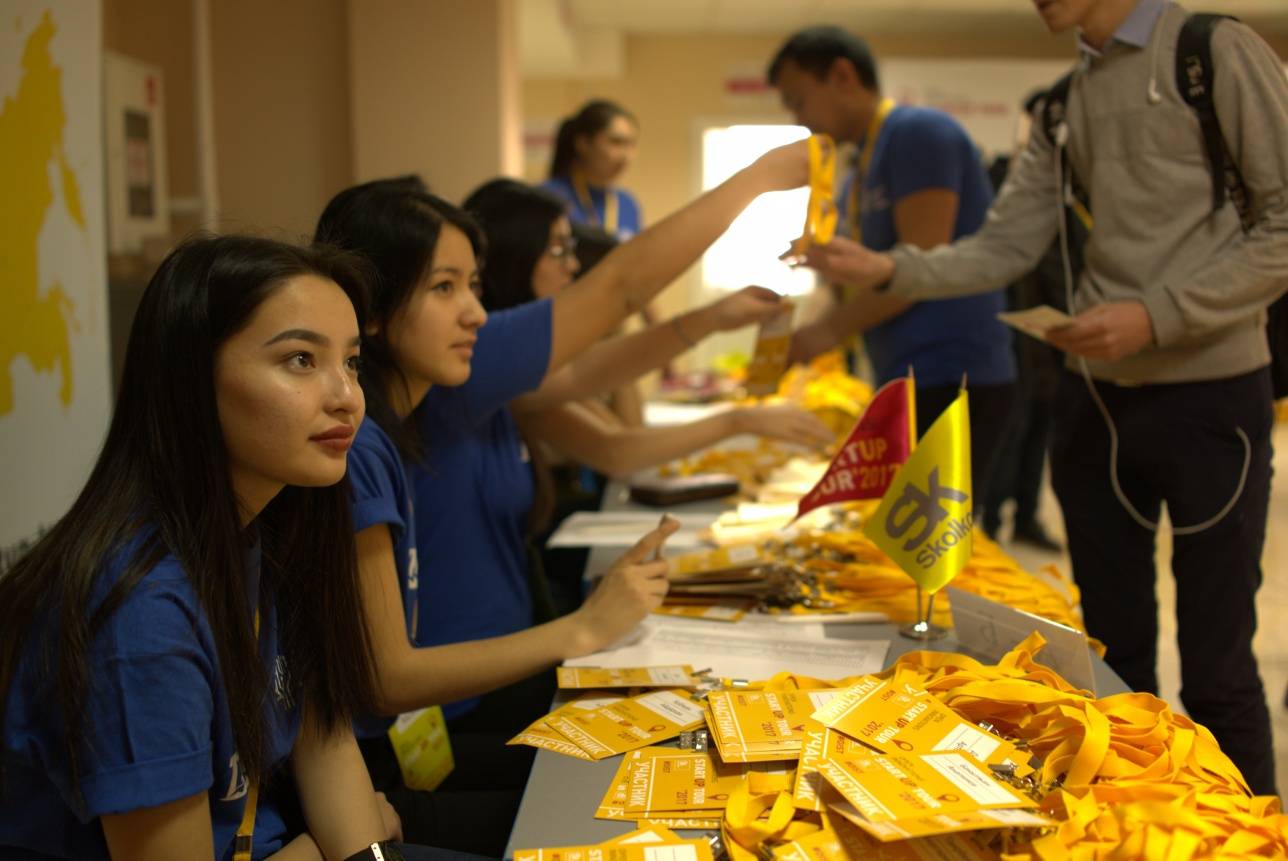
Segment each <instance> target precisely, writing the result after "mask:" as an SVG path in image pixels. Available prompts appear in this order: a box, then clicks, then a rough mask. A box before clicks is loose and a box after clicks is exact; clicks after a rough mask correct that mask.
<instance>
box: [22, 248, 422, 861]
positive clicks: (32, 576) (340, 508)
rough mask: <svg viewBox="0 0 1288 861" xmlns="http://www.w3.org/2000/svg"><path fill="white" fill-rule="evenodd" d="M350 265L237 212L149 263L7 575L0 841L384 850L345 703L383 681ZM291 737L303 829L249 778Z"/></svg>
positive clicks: (58, 853)
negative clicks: (98, 442)
mask: <svg viewBox="0 0 1288 861" xmlns="http://www.w3.org/2000/svg"><path fill="white" fill-rule="evenodd" d="M358 289H359V286H358V278H357V276H356V275H355V269H354V267H353V265H352V262H351V261H350V260H349V259H348V258H347V257H343V256H340V255H338V254H336V253H333V252H326V251H320V250H304V249H299V248H293V247H290V246H286V245H283V244H280V243H276V242H271V241H268V240H264V239H253V238H245V237H233V236H226V237H202V238H196V239H193V240H190V241H188V242H186V243H184V244H183V245H181V246H180V247H178V248H177V249H176V250H175V251H174V252H172V253H171V254H170V255H169V256H168V257H167V258H166V259H165V261H164V262H163V263H162V264H161V266H160V268H159V269H158V270H157V273H156V274H155V276H154V277H153V278H152V281H151V283H150V284H149V285H148V288H147V290H146V292H145V293H144V295H143V298H142V301H141V303H140V305H139V309H138V313H137V314H136V316H135V319H134V323H133V328H132V331H131V334H130V341H129V347H128V350H127V353H126V361H125V369H124V373H123V376H122V379H121V387H120V394H119V397H118V401H117V405H116V409H115V412H114V414H113V417H112V422H111V426H110V428H109V430H108V434H107V439H106V441H105V443H104V445H103V449H102V452H101V453H100V455H99V458H98V461H97V463H96V465H95V466H94V469H93V471H92V473H91V474H90V477H89V479H88V481H87V483H86V485H85V487H84V489H83V490H82V491H81V493H80V495H79V496H78V497H77V499H76V501H75V502H74V503H73V504H72V506H71V508H70V510H69V511H68V513H67V514H66V515H65V516H64V517H63V518H62V519H60V520H59V521H58V522H57V523H56V524H54V526H53V527H52V528H51V529H50V530H49V532H48V533H47V534H46V535H45V536H44V537H43V538H41V539H40V541H38V542H37V544H36V545H35V547H34V548H32V550H31V551H30V552H29V553H27V555H26V556H24V557H23V558H22V559H20V560H19V561H18V562H17V563H16V564H15V565H14V567H13V568H12V570H11V571H10V572H8V574H7V575H5V576H4V578H3V579H0V630H3V631H4V632H5V633H4V637H3V638H0V692H2V694H3V697H4V699H3V703H4V709H3V712H0V715H2V716H3V725H2V727H0V737H2V738H3V743H4V771H3V794H2V795H0V855H3V856H4V857H5V858H15V857H16V858H41V857H45V858H48V857H54V858H76V859H94V858H114V859H124V858H128V859H132V861H135V860H136V859H143V861H147V859H173V858H221V859H225V858H232V857H233V855H234V846H235V844H237V843H243V842H244V843H245V844H246V846H247V848H248V849H249V852H248V854H246V855H244V856H239V857H246V858H250V857H254V858H265V857H281V858H288V857H289V858H320V857H322V856H323V855H325V857H328V858H346V857H349V856H353V857H375V855H374V853H373V852H371V850H370V849H369V848H368V849H365V850H364V847H369V846H370V845H371V844H372V843H373V842H374V841H381V840H385V839H386V838H390V837H392V836H395V834H396V833H397V830H398V826H397V819H396V816H395V815H394V814H393V811H392V809H391V808H390V807H389V805H388V804H386V803H384V802H383V801H382V800H380V799H379V798H378V797H377V795H376V794H375V793H374V792H373V790H372V786H371V783H370V780H369V778H368V776H367V773H366V770H365V768H364V767H363V762H362V758H361V756H360V755H359V753H358V749H357V745H356V743H355V741H354V738H353V735H352V732H351V731H350V726H349V721H350V717H351V716H352V715H353V714H356V713H359V712H361V711H362V710H363V709H364V708H365V707H366V706H367V704H368V703H369V702H370V701H371V699H372V691H373V679H372V674H371V669H370V668H371V660H372V658H371V650H370V647H369V645H368V642H369V636H368V632H367V628H366V623H365V620H364V619H363V618H362V617H361V616H360V615H358V614H355V613H354V611H353V608H354V607H356V606H357V602H358V600H359V593H358V576H357V569H356V565H355V562H354V560H355V555H354V548H353V538H352V530H351V529H350V527H349V507H348V503H347V500H346V498H345V497H346V491H345V488H344V486H343V479H344V476H345V471H346V454H347V449H348V446H349V442H350V441H351V440H352V437H353V434H354V432H355V431H356V429H357V427H358V425H359V423H360V422H361V420H362V416H363V397H362V393H361V390H360V389H359V387H358V382H357V357H358V333H359V331H360V329H359V321H358V320H359V318H358V316H357V313H356V311H355V306H356V302H355V301H354V299H355V295H356V292H355V291H357V290H358ZM288 759H289V762H290V765H291V767H292V769H293V771H294V774H295V777H296V779H297V782H298V786H299V800H300V802H301V806H302V808H303V812H304V817H305V820H306V822H307V832H306V833H303V834H299V835H298V836H293V835H292V834H290V833H289V832H288V831H287V829H286V826H285V825H284V823H283V818H282V815H281V813H280V811H279V810H278V809H277V808H276V806H275V805H274V804H273V803H272V802H271V801H270V800H269V799H268V798H266V797H264V796H262V795H260V793H259V787H260V785H261V783H262V782H263V781H264V780H265V779H267V778H268V777H270V776H271V775H272V774H273V773H274V772H275V771H277V770H278V769H280V768H281V767H283V766H284V765H285V764H286V762H287V760H288ZM355 853H364V854H355Z"/></svg>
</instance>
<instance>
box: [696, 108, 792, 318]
mask: <svg viewBox="0 0 1288 861" xmlns="http://www.w3.org/2000/svg"><path fill="white" fill-rule="evenodd" d="M808 135H809V130H808V129H806V128H805V127H803V126H787V125H737V126H723V127H719V128H709V129H707V130H706V131H704V132H703V133H702V189H703V191H706V190H707V189H710V188H714V187H716V186H717V185H719V184H720V183H722V182H724V181H725V180H726V179H728V178H729V177H730V176H732V175H733V174H735V173H737V172H738V171H739V170H741V169H742V168H744V167H746V166H747V165H749V164H751V163H752V162H753V161H755V160H756V159H757V158H759V157H760V156H761V155H763V154H764V153H766V152H768V151H769V150H771V149H773V148H774V147H776V146H780V145H782V144H785V143H791V142H792V141H798V140H801V139H802V138H805V137H807V136H808ZM808 201H809V190H808V189H805V188H799V189H796V190H794V191H776V192H772V193H770V194H762V195H761V196H760V197H759V198H757V200H756V201H755V202H754V203H752V204H751V206H749V207H747V208H746V209H745V210H744V211H743V213H742V215H739V216H738V218H737V219H735V220H734V222H733V225H732V226H731V227H730V228H729V230H728V231H727V232H726V233H725V234H724V236H722V237H720V238H719V239H718V240H716V242H715V244H714V245H712V246H711V248H710V249H709V250H708V251H707V253H706V254H705V255H704V256H703V258H702V281H703V284H704V286H705V287H706V288H707V289H708V290H737V289H739V288H742V287H746V286H747V285H748V284H759V285H760V286H762V287H768V288H769V289H771V290H775V291H777V292H779V293H782V294H784V295H788V296H800V295H803V294H805V293H808V292H810V290H812V289H813V288H814V274H813V273H812V272H810V271H809V270H805V269H799V270H794V269H792V268H791V267H789V266H787V265H786V264H785V263H782V262H781V261H779V259H778V255H780V254H782V253H783V252H784V251H786V250H787V248H788V245H789V244H790V243H791V241H792V240H793V239H795V238H796V237H797V236H800V233H801V226H802V225H803V224H804V223H805V207H806V204H807V203H808Z"/></svg>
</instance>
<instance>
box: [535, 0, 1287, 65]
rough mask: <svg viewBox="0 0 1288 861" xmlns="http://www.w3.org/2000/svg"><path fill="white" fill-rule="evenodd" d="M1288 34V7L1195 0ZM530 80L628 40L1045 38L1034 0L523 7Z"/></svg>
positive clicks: (603, 61)
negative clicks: (832, 27) (826, 28)
mask: <svg viewBox="0 0 1288 861" xmlns="http://www.w3.org/2000/svg"><path fill="white" fill-rule="evenodd" d="M1189 5H1190V6H1191V7H1193V8H1201V9H1202V10H1203V11H1205V12H1221V13H1224V14H1228V15H1236V16H1238V17H1240V18H1243V19H1244V20H1246V21H1248V23H1250V24H1252V25H1253V26H1254V27H1256V28H1257V29H1258V30H1259V31H1261V32H1263V33H1267V34H1271V33H1273V34H1281V35H1288V0H1192V2H1191V3H1190V4H1189ZM518 7H519V39H520V47H521V54H522V58H523V69H524V73H525V74H528V75H533V76H562V75H571V76H575V77H580V76H600V75H607V76H612V75H615V74H620V73H621V64H622V62H623V56H624V50H623V45H624V41H625V37H626V36H630V35H658V34H672V35H678V34H689V35H703V34H708V35H713V34H721V35H786V34H787V33H790V32H792V31H793V30H796V29H799V28H800V27H801V26H804V25H806V24H809V23H823V22H827V23H835V24H841V25H843V26H849V27H852V28H854V29H856V30H859V31H863V30H867V31H881V32H882V33H885V34H890V35H896V34H898V35H929V34H937V35H942V34H944V33H961V34H963V35H964V36H967V37H969V35H971V34H979V33H986V34H994V35H996V34H999V33H1005V34H1022V33H1033V34H1035V35H1036V34H1038V33H1040V32H1042V30H1041V29H1040V27H1041V25H1040V23H1039V22H1038V20H1037V18H1036V16H1035V14H1034V11H1033V4H1032V2H1031V0H518Z"/></svg>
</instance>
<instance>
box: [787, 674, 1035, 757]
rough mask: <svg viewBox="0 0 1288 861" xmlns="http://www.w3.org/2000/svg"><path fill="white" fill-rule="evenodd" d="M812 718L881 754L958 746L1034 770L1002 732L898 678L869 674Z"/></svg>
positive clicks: (973, 752) (961, 749)
mask: <svg viewBox="0 0 1288 861" xmlns="http://www.w3.org/2000/svg"><path fill="white" fill-rule="evenodd" d="M813 716H814V719H815V720H817V721H819V722H820V723H822V724H823V725H824V726H827V727H831V728H832V729H835V730H839V731H840V732H843V733H845V734H846V735H848V736H850V737H851V738H855V739H858V740H859V741H861V742H863V743H864V744H866V745H868V746H870V747H873V748H875V749H877V750H879V751H881V752H882V753H889V754H895V753H912V752H926V753H929V752H932V751H945V750H960V751H965V752H966V753H968V754H970V755H971V756H973V757H974V758H975V759H978V760H979V761H980V762H983V763H989V764H1000V763H1003V762H1007V763H1010V764H1012V765H1014V766H1015V768H1016V773H1017V774H1019V775H1021V776H1023V775H1025V774H1028V773H1029V772H1031V771H1032V769H1031V768H1029V766H1028V764H1027V763H1028V757H1027V756H1026V755H1024V754H1022V753H1020V752H1019V751H1017V750H1016V748H1015V745H1013V744H1011V743H1010V742H1009V741H1007V740H1006V739H1004V738H1002V737H1001V736H998V735H994V734H993V733H991V732H985V731H984V730H982V729H980V728H979V727H977V726H975V725H974V724H972V723H970V722H969V721H967V720H965V719H964V718H962V717H961V716H960V715H958V714H957V713H956V712H954V711H953V710H952V709H950V708H949V707H948V706H946V705H944V704H943V703H942V702H940V701H939V699H938V698H936V697H935V696H934V695H933V694H930V693H927V692H926V691H922V690H917V689H916V688H914V687H912V686H910V685H907V684H905V683H902V682H900V681H899V679H898V678H893V679H878V678H876V677H874V676H867V677H865V678H863V679H861V680H859V682H858V683H857V684H855V685H853V686H852V687H850V688H848V689H847V690H845V691H842V692H841V693H839V694H837V695H836V696H835V697H833V698H832V699H831V700H830V701H829V702H828V703H827V705H825V706H823V707H822V708H820V709H819V710H818V711H816V712H814V715H813Z"/></svg>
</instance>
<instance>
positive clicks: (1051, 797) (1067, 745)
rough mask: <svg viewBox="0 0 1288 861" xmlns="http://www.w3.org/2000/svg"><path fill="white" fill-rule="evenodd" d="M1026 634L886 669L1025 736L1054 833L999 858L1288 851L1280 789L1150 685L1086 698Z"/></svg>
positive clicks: (1164, 857)
mask: <svg viewBox="0 0 1288 861" xmlns="http://www.w3.org/2000/svg"><path fill="white" fill-rule="evenodd" d="M1043 642H1044V641H1043V640H1042V638H1041V636H1040V635H1038V634H1036V633H1034V634H1031V635H1030V636H1029V638H1028V639H1026V640H1025V641H1024V642H1023V643H1021V644H1020V645H1019V646H1017V647H1016V648H1015V649H1013V650H1012V651H1011V652H1010V653H1009V654H1007V655H1006V657H1004V658H1003V659H1002V660H1001V661H1000V662H999V663H998V664H997V665H996V666H986V665H983V664H980V663H979V662H978V661H975V660H973V659H971V658H968V657H966V656H964V655H953V654H941V653H933V652H914V653H910V654H907V655H904V656H903V657H901V658H900V659H899V660H898V661H897V662H896V663H895V665H894V666H893V667H892V668H891V669H890V670H888V671H887V674H888V673H896V672H902V673H912V674H914V675H915V677H916V678H917V679H918V680H919V683H920V684H922V685H923V686H924V687H925V688H926V689H927V690H929V691H931V692H933V693H935V694H937V695H938V696H939V697H940V698H941V699H942V700H943V701H944V702H945V703H946V704H947V705H949V706H950V707H952V708H953V709H954V710H956V711H957V712H958V713H959V714H961V715H962V716H963V717H966V718H968V719H969V720H973V721H986V722H988V723H990V724H992V725H993V726H994V727H996V728H997V730H998V731H999V732H1000V733H1001V734H1002V735H1005V736H1008V737H1010V738H1013V739H1018V740H1020V741H1022V742H1025V743H1027V745H1028V748H1029V750H1030V751H1031V752H1032V753H1034V754H1035V755H1036V756H1037V757H1038V758H1039V759H1041V760H1042V770H1041V783H1042V786H1043V788H1044V789H1046V790H1048V791H1047V792H1046V795H1045V797H1044V798H1043V807H1044V808H1045V810H1046V812H1047V813H1049V814H1051V815H1052V816H1054V817H1055V818H1056V819H1058V820H1060V825H1059V826H1058V827H1057V828H1056V829H1055V830H1054V831H1053V832H1052V833H1050V834H1045V835H1042V836H1041V837H1038V838H1037V839H1035V840H1034V841H1033V842H1032V844H1030V845H1029V846H1027V847H1014V848H1013V850H1012V851H1011V852H1010V853H1008V854H1007V855H1005V856H1004V857H1005V858H1006V859H1007V861H1032V859H1034V858H1036V859H1040V861H1066V859H1070V861H1092V859H1109V861H1117V859H1128V858H1133V859H1134V858H1143V859H1146V861H1190V859H1193V858H1206V857H1218V856H1225V857H1235V856H1239V857H1254V856H1255V857H1265V858H1288V817H1285V816H1283V815H1282V814H1281V813H1280V812H1279V802H1278V799H1275V798H1272V797H1255V798H1254V797H1250V792H1249V790H1248V787H1247V784H1246V783H1245V782H1244V780H1243V777H1242V775H1240V773H1239V770H1238V769H1237V768H1236V767H1235V765H1234V763H1232V762H1231V761H1230V759H1229V757H1227V756H1226V755H1225V754H1224V753H1222V752H1221V749H1220V747H1219V746H1218V745H1217V742H1216V740H1215V739H1214V738H1213V737H1212V734H1211V733H1210V732H1209V731H1208V730H1207V729H1206V728H1204V727H1202V726H1199V725H1197V724H1195V723H1194V722H1193V721H1191V720H1189V719H1188V718H1186V717H1184V716H1182V715H1177V714H1174V713H1173V712H1172V710H1171V708H1170V707H1169V706H1168V705H1167V703H1165V702H1163V701H1162V700H1160V699H1158V698H1157V697H1154V696H1152V695H1150V694H1140V693H1126V694H1116V695H1114V696H1109V697H1104V698H1102V699H1093V698H1091V697H1089V696H1088V695H1087V694H1086V692H1085V691H1078V690H1074V689H1073V688H1072V687H1071V686H1070V685H1069V684H1068V682H1066V681H1065V680H1064V679H1062V678H1061V677H1060V676H1058V675H1057V674H1055V673H1054V672H1053V671H1051V670H1050V669H1048V668H1046V667H1043V666H1041V665H1040V664H1037V663H1036V662H1035V661H1034V659H1033V653H1034V652H1035V651H1037V649H1039V648H1041V646H1042V644H1043Z"/></svg>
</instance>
